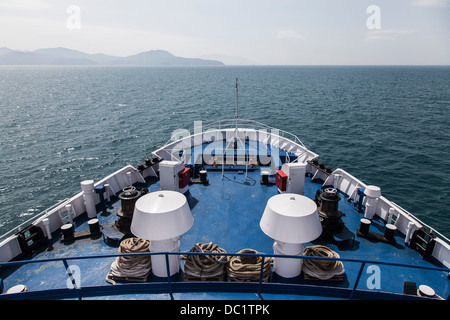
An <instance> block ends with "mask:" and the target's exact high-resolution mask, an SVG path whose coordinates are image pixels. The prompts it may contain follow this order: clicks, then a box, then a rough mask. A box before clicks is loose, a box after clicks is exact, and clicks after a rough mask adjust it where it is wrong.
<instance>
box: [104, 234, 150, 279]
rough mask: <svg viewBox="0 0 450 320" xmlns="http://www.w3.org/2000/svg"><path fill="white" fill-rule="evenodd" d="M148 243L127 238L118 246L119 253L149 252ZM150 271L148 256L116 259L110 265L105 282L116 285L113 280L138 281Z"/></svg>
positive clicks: (138, 239)
mask: <svg viewBox="0 0 450 320" xmlns="http://www.w3.org/2000/svg"><path fill="white" fill-rule="evenodd" d="M149 245H150V241H148V240H143V239H140V238H127V239H125V240H122V242H121V243H120V245H119V253H121V254H125V253H140V252H149ZM150 271H151V261H150V255H143V256H124V257H117V258H116V259H115V260H114V262H113V263H112V264H111V268H110V270H109V273H108V275H107V276H106V281H107V282H109V283H111V284H116V282H115V281H114V279H116V280H117V279H124V280H128V279H139V278H144V277H146V276H147V275H148V274H149V273H150Z"/></svg>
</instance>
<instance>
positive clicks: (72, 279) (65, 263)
mask: <svg viewBox="0 0 450 320" xmlns="http://www.w3.org/2000/svg"><path fill="white" fill-rule="evenodd" d="M62 262H63V263H64V267H65V268H66V272H67V275H68V276H69V279H70V281H71V282H72V285H73V290H75V294H76V295H77V297H78V300H81V293H80V290H79V289H78V286H77V283H76V281H75V278H74V277H73V274H72V271H71V270H70V267H69V264H68V263H67V260H66V259H62Z"/></svg>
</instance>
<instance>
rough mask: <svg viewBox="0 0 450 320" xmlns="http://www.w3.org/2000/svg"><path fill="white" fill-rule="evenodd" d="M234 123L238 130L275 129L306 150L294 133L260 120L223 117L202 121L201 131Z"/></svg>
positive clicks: (231, 126) (233, 127)
mask: <svg viewBox="0 0 450 320" xmlns="http://www.w3.org/2000/svg"><path fill="white" fill-rule="evenodd" d="M236 121H237V122H236ZM236 124H237V126H238V130H239V129H253V130H260V131H266V132H267V133H270V132H271V131H272V130H276V132H277V134H279V136H280V137H283V138H288V139H290V140H292V141H294V142H295V143H297V144H299V145H300V146H302V147H303V148H304V149H305V150H307V148H306V147H305V145H304V144H303V142H302V141H301V140H300V139H299V138H298V137H297V136H296V135H294V134H292V133H290V132H287V131H284V130H281V129H278V128H274V127H270V126H268V125H266V124H264V123H261V122H258V121H255V120H246V119H224V120H218V121H214V122H210V123H203V122H202V132H208V131H212V130H222V129H235V127H236ZM191 129H193V128H191ZM189 132H193V131H189ZM198 133H200V132H198ZM192 134H194V133H192ZM172 142H174V141H173V139H172V138H170V139H169V140H168V141H167V142H166V143H165V144H164V145H163V146H162V147H161V148H159V149H158V150H160V149H163V148H164V147H166V146H168V145H169V144H171V143H172Z"/></svg>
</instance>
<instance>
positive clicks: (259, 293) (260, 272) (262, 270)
mask: <svg viewBox="0 0 450 320" xmlns="http://www.w3.org/2000/svg"><path fill="white" fill-rule="evenodd" d="M260 257H261V268H260V269H259V284H258V297H259V298H260V299H261V300H264V299H263V297H262V296H261V291H262V281H263V274H264V262H265V260H266V259H265V257H264V256H260Z"/></svg>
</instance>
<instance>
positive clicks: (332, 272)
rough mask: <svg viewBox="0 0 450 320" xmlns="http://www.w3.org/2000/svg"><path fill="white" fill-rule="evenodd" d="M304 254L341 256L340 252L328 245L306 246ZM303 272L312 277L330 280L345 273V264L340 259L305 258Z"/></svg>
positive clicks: (329, 256) (330, 256)
mask: <svg viewBox="0 0 450 320" xmlns="http://www.w3.org/2000/svg"><path fill="white" fill-rule="evenodd" d="M303 255H304V256H313V257H328V258H340V257H339V254H337V253H336V252H335V251H333V250H331V249H330V248H328V247H327V246H320V245H318V246H311V247H306V248H305V250H304V251H303ZM303 272H304V273H305V274H307V275H309V276H311V277H314V278H317V279H320V280H328V279H331V278H332V277H334V276H337V275H342V274H344V273H345V269H344V264H343V263H342V262H341V261H338V260H318V259H317V260H316V259H303Z"/></svg>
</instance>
